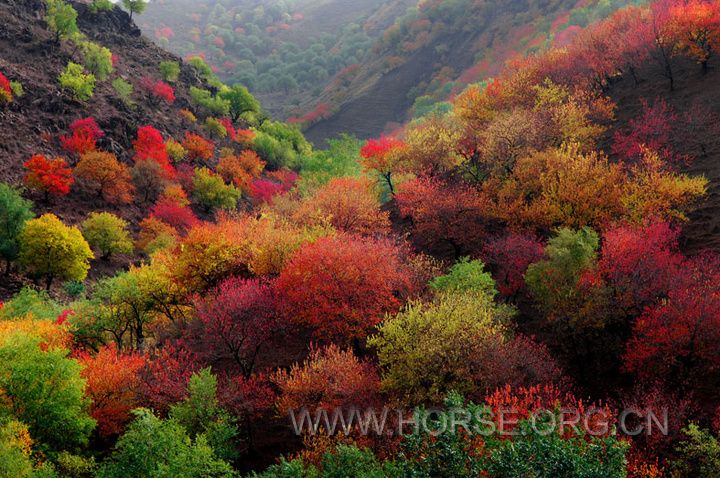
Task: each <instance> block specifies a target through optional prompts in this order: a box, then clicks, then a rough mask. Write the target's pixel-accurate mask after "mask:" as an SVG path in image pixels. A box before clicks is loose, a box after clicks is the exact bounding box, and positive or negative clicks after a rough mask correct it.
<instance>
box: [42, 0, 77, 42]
mask: <svg viewBox="0 0 720 478" xmlns="http://www.w3.org/2000/svg"><path fill="white" fill-rule="evenodd" d="M45 21H46V22H47V24H48V26H49V27H50V30H52V31H53V32H55V42H56V43H60V38H66V37H69V36H71V35H74V34H76V33H79V32H80V30H78V26H77V12H76V11H75V9H74V8H73V7H72V5H70V4H69V3H65V1H64V0H47V14H46V15H45Z"/></svg>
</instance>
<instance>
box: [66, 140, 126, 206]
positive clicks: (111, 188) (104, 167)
mask: <svg viewBox="0 0 720 478" xmlns="http://www.w3.org/2000/svg"><path fill="white" fill-rule="evenodd" d="M73 173H74V174H75V177H76V178H77V179H78V181H79V182H80V183H81V184H82V185H83V186H84V187H86V188H88V189H89V190H91V191H94V192H96V194H97V196H98V197H102V198H103V199H104V200H105V201H106V202H108V203H110V204H128V203H130V202H131V201H132V199H133V194H134V192H135V186H134V185H133V183H132V177H131V175H130V170H129V169H128V167H127V166H126V165H124V164H122V163H120V162H119V161H118V160H117V158H116V157H115V155H114V154H112V153H105V152H100V151H93V152H89V153H85V154H83V155H82V156H81V157H80V161H79V162H78V163H77V166H75V170H74V171H73Z"/></svg>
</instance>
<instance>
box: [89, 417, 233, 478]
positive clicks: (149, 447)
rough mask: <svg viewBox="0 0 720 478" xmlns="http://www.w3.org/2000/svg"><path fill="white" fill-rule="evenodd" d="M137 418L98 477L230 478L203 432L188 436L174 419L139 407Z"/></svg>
mask: <svg viewBox="0 0 720 478" xmlns="http://www.w3.org/2000/svg"><path fill="white" fill-rule="evenodd" d="M135 414H136V417H137V418H136V419H135V421H134V422H133V423H132V424H131V425H130V426H129V427H128V429H127V431H126V432H125V434H124V435H123V436H122V437H120V439H119V440H118V442H117V445H116V451H115V453H113V454H112V456H111V457H110V459H109V460H108V461H107V462H106V463H104V464H103V465H102V466H101V467H100V470H99V471H98V473H97V475H96V476H97V478H127V477H129V476H137V477H143V478H231V477H233V476H235V474H234V473H233V470H232V468H231V467H230V465H228V464H227V463H226V462H225V461H223V460H220V459H218V458H217V457H216V455H215V453H214V451H213V449H212V448H211V447H210V446H209V445H208V443H207V440H206V439H205V437H204V436H203V435H199V436H198V437H197V438H196V439H195V440H191V439H190V437H189V436H188V435H187V433H186V431H185V429H184V428H183V427H182V426H181V425H180V424H178V423H177V422H176V421H174V420H161V419H159V418H157V417H156V416H155V415H153V414H152V412H150V411H149V410H145V409H139V410H137V411H136V412H135Z"/></svg>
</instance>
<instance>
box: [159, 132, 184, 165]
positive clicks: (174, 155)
mask: <svg viewBox="0 0 720 478" xmlns="http://www.w3.org/2000/svg"><path fill="white" fill-rule="evenodd" d="M165 150H166V151H167V153H168V156H170V159H172V161H173V162H174V163H179V162H180V161H182V160H183V159H185V157H186V156H187V153H188V152H187V149H185V148H184V147H183V145H182V144H180V143H178V142H177V141H175V140H174V139H172V138H170V139H168V140H167V141H166V142H165Z"/></svg>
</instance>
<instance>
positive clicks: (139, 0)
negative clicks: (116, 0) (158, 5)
mask: <svg viewBox="0 0 720 478" xmlns="http://www.w3.org/2000/svg"><path fill="white" fill-rule="evenodd" d="M122 3H123V5H125V8H127V10H128V11H129V12H130V20H132V16H133V13H137V14H138V15H141V14H142V13H143V12H144V11H145V8H147V4H148V2H147V0H122Z"/></svg>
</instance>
